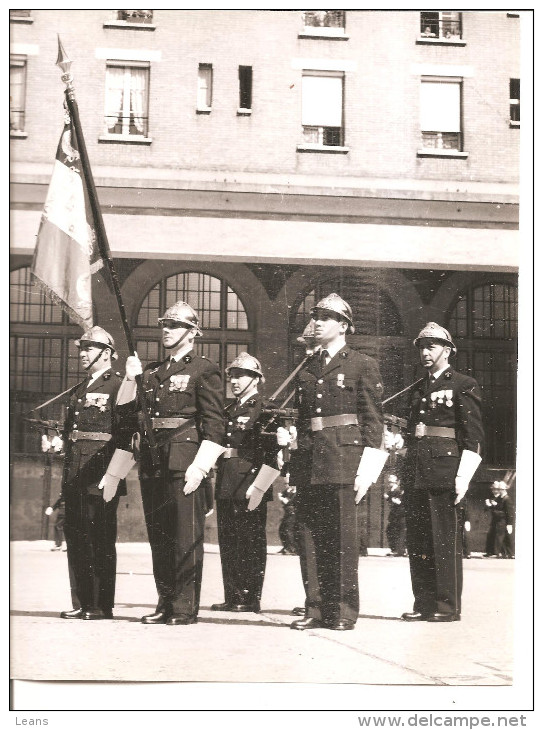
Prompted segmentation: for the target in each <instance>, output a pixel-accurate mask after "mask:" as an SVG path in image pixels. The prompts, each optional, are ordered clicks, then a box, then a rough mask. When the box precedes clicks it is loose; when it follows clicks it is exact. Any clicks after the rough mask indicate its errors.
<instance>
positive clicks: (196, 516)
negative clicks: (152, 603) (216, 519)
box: [140, 467, 206, 618]
mask: <svg viewBox="0 0 543 730" xmlns="http://www.w3.org/2000/svg"><path fill="white" fill-rule="evenodd" d="M140 484H141V496H142V501H143V512H144V515H145V524H146V526H147V535H148V537H149V543H150V545H151V553H152V558H153V574H154V577H155V584H156V589H157V593H158V604H157V609H156V610H157V611H160V612H161V611H165V612H166V613H168V614H173V615H174V616H179V617H183V618H194V617H196V616H197V615H198V609H199V607H200V589H201V585H202V568H203V563H204V524H205V513H206V490H205V485H204V484H201V485H200V486H199V487H198V489H197V490H196V491H195V492H192V494H188V495H186V494H184V492H183V487H184V486H185V478H184V473H183V472H172V471H169V470H168V469H166V468H164V467H163V468H162V470H161V471H160V473H159V475H158V476H154V477H150V478H147V477H146V478H141V479H140Z"/></svg>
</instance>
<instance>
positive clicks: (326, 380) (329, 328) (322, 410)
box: [278, 294, 387, 631]
mask: <svg viewBox="0 0 543 730" xmlns="http://www.w3.org/2000/svg"><path fill="white" fill-rule="evenodd" d="M311 315H312V318H313V320H314V328H315V342H316V345H317V349H316V351H315V352H314V353H313V354H312V355H310V356H309V358H308V360H307V362H306V363H305V365H304V367H303V368H302V369H301V370H300V372H299V373H298V375H297V377H296V381H295V392H296V403H295V405H296V407H297V408H298V421H297V434H296V433H295V434H291V433H289V432H287V431H286V429H279V430H278V443H279V445H283V443H284V442H283V441H282V440H281V439H282V438H283V437H284V438H285V439H287V438H289V439H290V440H291V441H294V440H295V441H296V442H297V443H296V446H297V448H295V449H294V450H293V451H292V456H291V462H290V474H291V480H292V483H293V484H295V485H296V488H297V497H296V510H297V512H296V514H297V520H298V525H299V530H300V564H301V567H302V576H303V578H304V582H305V586H304V587H305V590H306V602H305V616H304V618H302V619H299V620H297V621H294V622H293V623H292V624H291V628H292V629H297V630H305V629H313V628H327V629H333V630H337V631H346V630H350V629H353V628H354V626H355V623H356V620H357V618H358V611H359V593H358V553H359V533H358V525H357V505H358V503H359V502H360V500H361V499H362V497H363V496H364V495H365V494H366V492H367V490H368V488H369V487H370V485H371V484H372V483H373V482H375V481H376V480H377V479H378V477H379V474H380V472H381V469H382V467H383V465H384V462H385V461H386V458H387V452H386V451H381V450H380V445H381V441H382V436H383V413H382V406H381V395H382V389H383V386H382V384H381V376H380V374H379V368H378V365H377V363H376V362H375V360H373V359H372V358H370V357H368V356H367V355H363V354H361V353H359V352H356V351H354V350H352V349H351V348H350V347H348V346H347V344H346V342H345V335H346V334H347V333H349V332H354V326H353V316H352V311H351V308H350V306H349V305H348V304H347V302H345V301H344V300H343V299H341V297H339V296H338V295H337V294H330V295H329V296H327V297H325V298H324V299H322V300H321V301H320V302H318V304H317V305H316V307H314V309H313V310H312V312H311ZM353 487H354V491H355V494H353Z"/></svg>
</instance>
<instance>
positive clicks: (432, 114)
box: [420, 81, 461, 132]
mask: <svg viewBox="0 0 543 730" xmlns="http://www.w3.org/2000/svg"><path fill="white" fill-rule="evenodd" d="M420 127H421V131H422V132H460V131H461V129H460V84H459V83H458V82H447V81H423V82H422V83H421V85H420Z"/></svg>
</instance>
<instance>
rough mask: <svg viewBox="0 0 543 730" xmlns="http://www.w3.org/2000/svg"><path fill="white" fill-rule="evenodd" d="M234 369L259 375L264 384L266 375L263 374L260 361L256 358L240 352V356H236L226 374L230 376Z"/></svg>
mask: <svg viewBox="0 0 543 730" xmlns="http://www.w3.org/2000/svg"><path fill="white" fill-rule="evenodd" d="M234 368H239V369H240V370H248V371H249V372H250V373H254V374H255V375H258V376H259V377H260V378H261V380H262V382H264V373H263V372H262V367H261V366H260V363H259V361H258V360H257V359H256V357H253V356H252V355H249V353H248V352H240V353H239V355H236V357H235V358H234V359H233V360H232V362H231V363H230V365H229V366H228V367H227V368H226V370H225V373H226V374H227V375H230V371H231V370H233V369H234Z"/></svg>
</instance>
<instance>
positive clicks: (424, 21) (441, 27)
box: [420, 10, 462, 41]
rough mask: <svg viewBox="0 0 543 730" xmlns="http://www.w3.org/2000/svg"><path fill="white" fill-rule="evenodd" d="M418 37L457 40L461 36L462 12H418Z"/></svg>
mask: <svg viewBox="0 0 543 730" xmlns="http://www.w3.org/2000/svg"><path fill="white" fill-rule="evenodd" d="M420 37H421V38H437V39H441V40H446V41H458V40H461V38H462V13H459V12H457V11H455V10H424V11H422V12H421V14H420Z"/></svg>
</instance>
